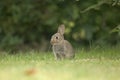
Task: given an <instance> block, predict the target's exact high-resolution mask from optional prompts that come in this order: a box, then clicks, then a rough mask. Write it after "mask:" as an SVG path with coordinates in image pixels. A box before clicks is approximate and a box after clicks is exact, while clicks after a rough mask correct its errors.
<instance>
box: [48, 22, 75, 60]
mask: <svg viewBox="0 0 120 80" xmlns="http://www.w3.org/2000/svg"><path fill="white" fill-rule="evenodd" d="M64 32H65V25H64V24H61V25H60V26H59V27H58V31H57V33H55V34H54V35H53V36H52V37H51V40H50V43H51V45H52V50H53V53H54V56H55V59H56V60H61V59H72V58H74V57H75V52H74V49H73V47H72V45H71V44H70V43H69V42H68V41H67V40H65V39H64Z"/></svg>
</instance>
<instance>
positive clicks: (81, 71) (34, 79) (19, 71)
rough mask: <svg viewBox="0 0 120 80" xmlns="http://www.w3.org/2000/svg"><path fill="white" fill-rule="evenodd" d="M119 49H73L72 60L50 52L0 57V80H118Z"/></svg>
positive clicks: (3, 54)
mask: <svg viewBox="0 0 120 80" xmlns="http://www.w3.org/2000/svg"><path fill="white" fill-rule="evenodd" d="M119 49H120V47H119V46H116V47H107V48H97V47H95V48H91V49H90V50H87V51H86V50H85V49H76V57H75V59H73V60H62V61H55V60H54V56H53V54H52V52H48V53H41V52H36V51H30V52H26V53H20V54H15V55H11V54H6V53H3V52H2V53H0V80H120V50H119Z"/></svg>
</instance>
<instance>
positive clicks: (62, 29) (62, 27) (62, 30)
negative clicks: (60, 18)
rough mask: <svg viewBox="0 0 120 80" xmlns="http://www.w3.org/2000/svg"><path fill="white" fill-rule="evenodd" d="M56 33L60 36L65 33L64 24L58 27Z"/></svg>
mask: <svg viewBox="0 0 120 80" xmlns="http://www.w3.org/2000/svg"><path fill="white" fill-rule="evenodd" d="M58 33H60V34H62V35H63V34H64V33H65V25H64V24H62V25H60V26H59V27H58Z"/></svg>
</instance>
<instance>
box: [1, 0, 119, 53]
mask: <svg viewBox="0 0 120 80" xmlns="http://www.w3.org/2000/svg"><path fill="white" fill-rule="evenodd" d="M60 24H65V26H66V31H65V38H66V39H67V40H69V41H70V42H71V43H72V44H73V46H74V47H80V46H85V47H90V46H91V45H111V46H114V45H116V44H119V43H120V1H119V0H1V1H0V50H1V51H6V50H10V51H12V52H15V51H19V50H20V51H24V50H29V49H35V50H40V51H47V50H48V49H49V47H50V43H49V41H50V38H51V36H52V35H53V34H54V33H56V31H57V28H58V26H59V25H60Z"/></svg>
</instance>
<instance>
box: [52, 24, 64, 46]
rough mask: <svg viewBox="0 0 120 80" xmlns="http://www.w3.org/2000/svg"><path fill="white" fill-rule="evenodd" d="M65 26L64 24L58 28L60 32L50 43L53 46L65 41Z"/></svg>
mask: <svg viewBox="0 0 120 80" xmlns="http://www.w3.org/2000/svg"><path fill="white" fill-rule="evenodd" d="M64 32H65V26H64V25H63V24H62V25H60V26H59V27H58V31H57V33H56V34H54V35H53V36H52V38H51V41H50V43H51V44H52V45H57V44H60V43H61V42H62V41H63V40H64Z"/></svg>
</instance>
